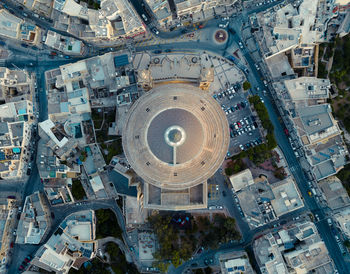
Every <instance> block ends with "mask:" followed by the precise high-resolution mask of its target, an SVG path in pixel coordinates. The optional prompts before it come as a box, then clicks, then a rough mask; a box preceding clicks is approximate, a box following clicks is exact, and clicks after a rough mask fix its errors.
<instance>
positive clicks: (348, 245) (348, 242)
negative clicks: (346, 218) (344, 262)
mask: <svg viewBox="0 0 350 274" xmlns="http://www.w3.org/2000/svg"><path fill="white" fill-rule="evenodd" d="M344 245H345V246H346V247H347V248H350V241H349V240H348V239H346V240H345V241H344Z"/></svg>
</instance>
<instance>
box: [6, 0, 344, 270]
mask: <svg viewBox="0 0 350 274" xmlns="http://www.w3.org/2000/svg"><path fill="white" fill-rule="evenodd" d="M280 2H282V1H278V2H275V3H273V4H269V5H267V6H265V7H257V8H255V7H253V8H252V9H250V10H245V11H244V12H243V13H242V15H239V16H234V18H233V19H231V23H230V28H233V29H234V30H235V31H236V34H235V35H232V34H230V38H229V41H228V43H227V44H226V45H222V46H217V45H213V44H212V43H210V42H191V43H185V42H182V43H172V44H168V45H167V44H162V45H158V46H147V47H140V48H137V51H141V50H154V49H159V48H161V49H167V48H170V49H174V50H183V49H184V50H188V51H191V50H193V49H194V48H195V49H203V50H209V51H212V52H215V53H217V54H221V55H225V54H226V52H225V50H226V48H227V47H228V46H230V45H231V44H232V43H237V42H238V41H239V40H240V39H241V37H242V36H241V26H242V23H243V22H245V23H247V18H248V17H247V15H249V14H251V13H253V12H260V11H262V10H263V9H266V8H267V7H270V6H271V5H275V4H278V3H280ZM3 3H6V4H8V6H9V7H10V8H11V9H12V10H13V11H15V12H16V14H21V13H22V11H20V10H19V8H18V7H17V6H15V5H12V4H11V2H10V1H8V0H3ZM133 3H134V2H133ZM28 14H29V18H30V19H31V20H33V21H34V22H36V23H37V24H38V25H39V26H41V27H42V28H44V29H52V26H51V23H50V22H48V21H47V20H42V19H37V18H35V17H34V16H33V15H32V14H30V13H29V11H28ZM20 17H21V16H20ZM22 17H23V15H22ZM217 24H218V21H217V20H215V19H213V20H210V21H209V22H208V23H207V24H206V28H207V29H208V30H209V29H210V28H212V27H214V26H216V25H217ZM188 30H189V31H191V30H192V29H191V28H188ZM55 31H57V30H55ZM58 32H59V33H61V34H64V35H68V36H71V35H70V34H67V33H65V32H60V31H58ZM180 34H181V30H176V31H173V32H164V33H163V32H161V33H160V34H159V37H161V38H173V37H177V36H179V35H180ZM10 49H11V50H13V51H14V54H15V56H16V58H15V59H12V60H8V62H7V65H10V64H12V63H13V64H15V65H16V66H18V67H21V68H22V67H26V68H28V61H29V60H32V61H34V64H33V67H35V70H36V71H37V73H38V74H39V75H40V76H41V78H40V81H41V82H40V84H41V87H44V77H43V72H44V71H45V70H47V69H50V68H53V67H58V66H59V65H61V64H64V63H68V62H72V61H73V60H70V61H62V60H49V59H48V56H33V55H32V56H28V50H26V49H21V48H18V45H15V46H13V47H12V48H10ZM26 51H27V52H26ZM24 54H27V56H25V55H24ZM19 56H21V58H18V57H19ZM245 58H246V60H247V62H248V67H249V70H250V73H249V75H248V80H249V81H250V82H251V83H252V85H253V86H254V87H260V90H262V89H263V88H264V86H263V83H262V82H261V80H260V75H259V73H258V72H257V71H256V69H255V66H254V61H253V60H252V58H251V57H250V55H249V53H248V52H245ZM76 60H77V59H75V60H74V61H76ZM48 61H50V64H48ZM29 69H30V66H29ZM259 95H260V96H261V97H263V98H264V101H265V105H266V107H267V109H268V112H269V115H270V118H271V121H272V123H273V125H274V127H275V136H276V139H277V141H278V145H279V146H280V148H281V149H282V151H283V153H284V154H285V157H286V159H287V162H288V165H289V167H290V168H291V171H292V174H293V175H294V177H295V179H296V181H297V184H298V186H299V189H300V191H301V193H302V195H303V197H304V201H305V205H306V208H307V209H310V210H311V211H312V212H313V213H317V214H318V215H319V216H320V218H321V221H320V222H318V223H317V224H316V225H317V228H318V230H319V232H320V234H321V236H322V238H323V240H324V241H325V243H326V245H327V248H328V250H329V251H330V254H331V256H332V259H333V260H334V262H335V264H336V266H337V268H338V270H339V272H340V273H350V268H349V265H347V264H346V263H345V262H344V260H343V257H342V255H341V254H340V250H339V248H338V245H337V244H336V242H335V240H334V236H333V235H332V233H331V231H330V228H329V226H328V225H327V222H326V221H325V220H324V219H325V214H324V209H323V208H320V207H319V205H318V204H317V203H316V202H315V200H314V199H312V198H310V197H309V196H308V195H307V184H306V182H307V179H306V178H305V176H304V172H303V170H302V169H301V166H300V164H299V162H298V160H297V159H296V157H295V155H294V152H293V150H292V148H291V146H290V144H289V141H288V139H287V138H286V136H285V135H284V133H283V128H282V126H281V125H280V122H279V120H278V118H279V114H278V113H277V112H276V110H275V108H274V105H273V103H272V102H271V101H270V99H269V98H268V97H265V96H264V95H262V94H259ZM39 97H40V99H39V100H40V120H44V119H46V117H47V102H46V95H45V92H44V91H42V92H41V93H40V95H39ZM14 189H16V190H17V189H18V187H15V188H14ZM38 189H42V186H41V184H40V180H39V176H38V172H37V169H36V167H35V168H33V172H32V175H31V177H30V179H29V182H28V184H27V185H26V188H25V190H24V192H23V194H24V196H25V195H29V194H31V193H33V192H34V191H36V190H38ZM227 191H228V190H227ZM224 203H225V204H224V205H225V206H226V207H227V209H228V210H229V212H230V213H231V214H232V215H233V216H235V217H236V218H237V222H238V223H239V226H240V227H241V228H244V227H245V224H244V222H242V221H241V218H240V217H239V216H238V215H237V210H236V209H235V207H234V206H233V205H232V204H231V203H230V201H229V200H228V199H225V200H224ZM113 204H115V202H114V201H111V200H104V201H92V202H89V203H88V204H87V205H83V206H75V205H73V206H72V205H69V206H62V207H56V208H53V212H55V216H56V218H55V220H54V222H53V226H52V228H51V231H50V233H49V235H48V237H49V236H50V235H51V234H52V232H53V231H54V230H55V229H56V228H57V226H58V225H59V223H60V222H61V221H62V220H63V219H64V218H65V217H66V216H67V215H69V214H71V213H73V212H76V211H79V210H83V209H87V208H90V209H98V208H112V209H114V211H115V212H116V216H117V218H118V222H119V224H120V225H121V227H122V228H123V230H124V229H125V224H124V218H123V216H122V214H121V212H120V210H119V209H118V208H117V207H115V206H114V205H113ZM294 214H297V213H294ZM291 216H293V215H292V214H291V215H287V216H285V217H284V218H286V219H288V218H291ZM266 228H267V226H263V227H260V228H257V229H255V230H250V231H248V230H247V229H243V230H242V231H243V235H244V246H247V247H249V246H250V244H251V240H252V239H253V238H254V237H255V236H256V235H258V234H259V233H262V231H264V230H265V229H266ZM123 235H124V238H125V240H126V241H128V239H127V237H126V234H125V230H124V231H123ZM45 240H46V239H45ZM127 243H128V242H127ZM128 244H129V243H128ZM37 249H38V246H33V245H21V246H18V245H15V247H14V249H13V253H14V256H13V258H16V261H15V262H14V263H13V264H12V265H11V268H10V273H16V270H17V269H18V266H19V264H20V263H21V261H22V258H24V257H25V256H26V255H28V254H33V253H35V251H36V250H37ZM228 249H242V245H240V244H228V245H225V246H222V247H221V248H220V249H219V250H210V251H207V252H203V254H201V255H200V256H199V257H198V258H196V260H197V261H198V262H200V263H201V264H203V262H204V259H205V258H209V257H212V256H214V255H215V254H216V253H217V252H222V251H225V250H228ZM191 263H192V262H191V261H189V262H186V263H185V264H183V265H182V266H180V267H179V268H177V269H176V270H174V271H175V272H174V273H181V271H183V270H184V269H185V268H186V267H187V266H189V265H190V264H191Z"/></svg>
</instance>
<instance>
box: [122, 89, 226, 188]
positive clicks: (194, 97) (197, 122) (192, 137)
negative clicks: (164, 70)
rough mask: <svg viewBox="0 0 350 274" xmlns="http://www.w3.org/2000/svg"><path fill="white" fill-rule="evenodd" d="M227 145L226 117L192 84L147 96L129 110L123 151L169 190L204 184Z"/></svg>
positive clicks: (144, 174)
mask: <svg viewBox="0 0 350 274" xmlns="http://www.w3.org/2000/svg"><path fill="white" fill-rule="evenodd" d="M228 145H229V131H228V123H227V119H226V115H225V113H224V112H223V111H222V109H221V107H220V105H219V104H218V103H217V102H216V101H215V100H214V99H213V98H212V97H211V96H210V95H209V94H208V93H207V92H206V91H202V90H201V89H199V88H197V87H194V86H191V85H184V84H168V85H162V86H159V87H156V88H154V89H152V90H151V91H149V92H147V94H145V95H143V96H142V97H140V98H139V99H138V100H137V101H136V102H135V103H134V104H133V105H132V107H131V108H130V110H129V112H128V115H127V119H126V122H125V127H124V130H123V148H124V153H125V156H126V158H127V159H128V161H129V163H130V165H131V166H132V168H133V169H134V170H135V172H136V173H137V174H138V175H139V176H140V177H142V178H143V179H144V180H145V181H146V182H148V183H151V184H153V185H156V186H159V187H164V188H169V189H181V188H187V187H192V186H195V185H197V184H200V183H203V182H204V181H205V180H207V179H208V178H209V177H211V176H212V175H213V174H214V173H215V172H216V170H217V169H218V168H219V166H220V165H221V164H222V162H223V160H224V158H225V155H226V153H227V149H228Z"/></svg>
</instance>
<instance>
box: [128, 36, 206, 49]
mask: <svg viewBox="0 0 350 274" xmlns="http://www.w3.org/2000/svg"><path fill="white" fill-rule="evenodd" d="M198 39H199V36H198V35H196V34H194V35H193V37H189V36H188V34H185V35H181V36H179V37H176V38H172V39H161V38H159V37H154V36H151V37H147V38H145V39H143V40H138V41H135V42H134V46H135V47H145V46H153V45H161V44H169V43H180V42H189V41H197V40H198Z"/></svg>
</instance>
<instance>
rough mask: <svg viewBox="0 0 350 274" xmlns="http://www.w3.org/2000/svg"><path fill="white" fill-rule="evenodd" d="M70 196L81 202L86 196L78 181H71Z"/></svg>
mask: <svg viewBox="0 0 350 274" xmlns="http://www.w3.org/2000/svg"><path fill="white" fill-rule="evenodd" d="M72 195H73V197H74V199H75V200H82V199H83V198H84V197H85V196H86V194H85V190H84V188H83V185H82V184H81V182H80V180H79V179H73V180H72Z"/></svg>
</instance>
